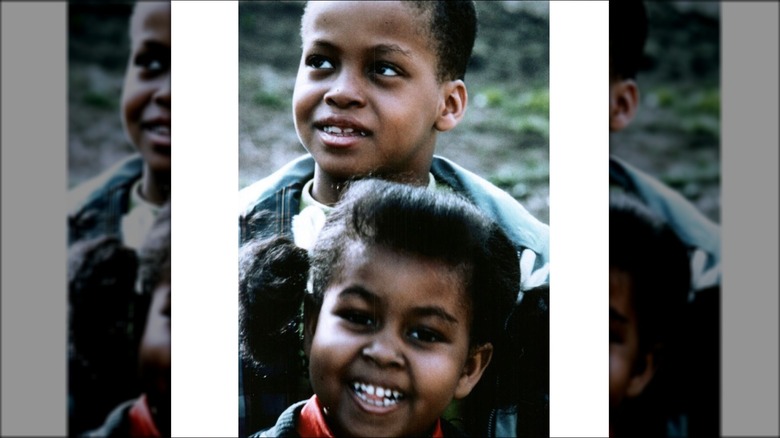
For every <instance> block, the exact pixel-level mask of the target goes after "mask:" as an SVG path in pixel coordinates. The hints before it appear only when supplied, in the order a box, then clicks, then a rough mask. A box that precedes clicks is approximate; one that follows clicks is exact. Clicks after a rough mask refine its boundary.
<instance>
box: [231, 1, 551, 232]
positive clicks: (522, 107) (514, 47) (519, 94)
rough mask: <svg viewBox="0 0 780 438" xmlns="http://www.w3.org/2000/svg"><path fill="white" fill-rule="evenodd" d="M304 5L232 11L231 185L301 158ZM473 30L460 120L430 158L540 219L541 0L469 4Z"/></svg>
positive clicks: (544, 213) (251, 5)
mask: <svg viewBox="0 0 780 438" xmlns="http://www.w3.org/2000/svg"><path fill="white" fill-rule="evenodd" d="M303 6H304V2H284V3H268V2H242V3H241V4H240V6H239V20H240V21H239V105H240V110H239V113H240V120H239V142H240V145H239V148H240V149H239V161H240V167H239V185H240V187H244V186H246V185H248V184H251V183H252V182H254V181H256V180H258V179H260V178H262V177H264V176H266V175H268V174H270V173H271V172H273V171H274V170H276V169H277V168H279V167H281V166H282V165H284V164H285V163H287V162H288V161H290V160H291V159H293V158H295V157H297V156H299V155H301V154H303V153H305V150H304V148H303V146H301V145H300V142H299V141H298V138H297V135H296V133H295V127H294V125H293V120H292V105H291V101H292V93H293V86H294V84H295V76H296V73H297V69H298V64H299V60H300V46H301V41H300V36H299V27H300V18H301V14H302V11H303ZM477 12H478V20H479V31H478V36H477V41H476V43H475V47H474V51H473V56H472V59H471V62H470V64H469V67H468V71H467V73H466V84H467V86H468V90H469V105H468V110H467V112H466V116H465V118H464V119H463V121H462V122H461V123H460V124H459V125H458V126H457V127H456V128H455V129H454V130H453V131H450V132H447V133H444V134H443V135H440V136H439V139H438V142H437V152H436V153H437V154H440V155H443V156H446V157H448V158H451V159H453V160H454V161H455V162H457V163H458V164H461V165H462V166H464V167H466V168H468V169H469V170H472V171H474V172H476V173H477V174H479V175H482V176H483V177H485V178H487V179H488V180H490V181H491V182H493V183H494V184H496V185H498V186H499V187H501V188H503V189H504V190H506V191H507V192H509V193H510V194H511V195H513V196H514V197H515V198H516V199H518V200H519V201H520V202H521V203H523V204H524V205H525V206H526V207H527V208H528V209H529V210H530V211H531V213H532V214H534V215H535V216H536V217H538V218H539V219H540V220H542V221H544V222H547V221H548V218H549V213H548V208H549V188H548V178H549V153H548V138H549V116H548V114H549V92H548V58H549V45H548V40H549V25H548V16H549V14H548V4H547V2H530V3H528V2H527V3H515V2H477Z"/></svg>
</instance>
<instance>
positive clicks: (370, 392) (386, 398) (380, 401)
mask: <svg viewBox="0 0 780 438" xmlns="http://www.w3.org/2000/svg"><path fill="white" fill-rule="evenodd" d="M352 391H353V392H354V393H355V395H357V396H358V398H359V399H361V400H363V401H364V402H366V403H368V404H370V405H373V406H379V407H388V406H393V405H396V404H398V402H400V401H401V400H403V399H404V398H405V396H404V394H403V393H401V392H399V391H396V390H393V389H389V388H383V387H381V386H376V385H371V384H369V383H364V382H352Z"/></svg>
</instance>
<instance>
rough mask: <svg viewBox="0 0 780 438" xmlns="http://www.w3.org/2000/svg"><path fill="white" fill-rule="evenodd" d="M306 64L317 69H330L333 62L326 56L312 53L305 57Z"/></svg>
mask: <svg viewBox="0 0 780 438" xmlns="http://www.w3.org/2000/svg"><path fill="white" fill-rule="evenodd" d="M306 65H307V66H308V67H311V68H313V69H317V70H332V69H333V68H334V67H333V63H332V62H330V60H328V58H326V57H324V56H320V55H313V56H309V57H308V58H306Z"/></svg>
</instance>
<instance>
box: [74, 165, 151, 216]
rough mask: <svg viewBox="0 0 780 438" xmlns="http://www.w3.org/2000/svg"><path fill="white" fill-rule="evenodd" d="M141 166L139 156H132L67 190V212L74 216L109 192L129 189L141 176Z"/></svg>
mask: <svg viewBox="0 0 780 438" xmlns="http://www.w3.org/2000/svg"><path fill="white" fill-rule="evenodd" d="M143 165H144V161H143V158H141V155H139V154H133V155H131V156H129V157H127V158H125V159H123V160H121V161H119V162H118V163H116V164H114V165H113V166H111V167H109V168H108V169H106V170H104V171H103V172H101V173H100V174H98V175H97V176H95V177H93V178H91V179H88V180H87V181H84V182H83V183H81V184H79V185H77V186H76V187H74V188H73V189H71V190H69V191H68V194H67V200H66V202H67V205H68V212H69V213H70V214H76V213H77V212H78V211H79V210H82V209H83V208H85V207H86V206H88V205H89V204H91V203H93V202H95V201H96V200H98V199H99V198H101V197H104V196H106V194H107V193H109V192H110V191H112V190H116V189H118V188H122V187H130V186H131V185H132V184H133V183H134V182H135V181H136V180H138V178H140V177H141V175H142V174H143Z"/></svg>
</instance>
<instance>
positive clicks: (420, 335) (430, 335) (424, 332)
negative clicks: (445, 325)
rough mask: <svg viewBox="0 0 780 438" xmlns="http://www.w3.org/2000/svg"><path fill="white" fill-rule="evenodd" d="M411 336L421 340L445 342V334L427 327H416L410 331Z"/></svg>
mask: <svg viewBox="0 0 780 438" xmlns="http://www.w3.org/2000/svg"><path fill="white" fill-rule="evenodd" d="M409 337H410V338H412V339H414V340H416V341H421V342H426V343H434V342H444V341H445V339H444V336H443V335H442V334H441V333H439V332H438V331H436V330H433V329H430V328H427V327H415V328H413V329H412V330H410V331H409Z"/></svg>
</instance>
